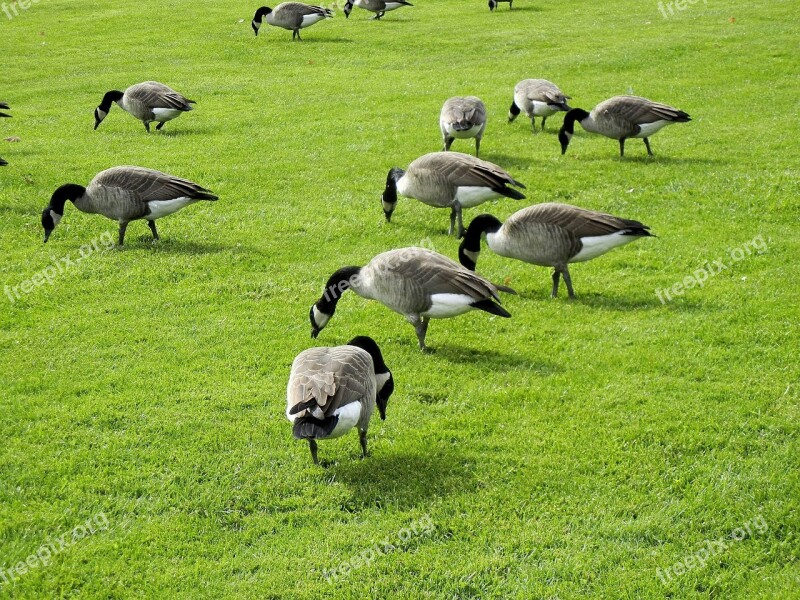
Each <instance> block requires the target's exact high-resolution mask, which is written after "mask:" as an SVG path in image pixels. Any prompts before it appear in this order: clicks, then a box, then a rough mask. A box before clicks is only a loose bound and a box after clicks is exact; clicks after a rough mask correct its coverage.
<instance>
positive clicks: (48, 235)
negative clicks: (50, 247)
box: [44, 231, 53, 244]
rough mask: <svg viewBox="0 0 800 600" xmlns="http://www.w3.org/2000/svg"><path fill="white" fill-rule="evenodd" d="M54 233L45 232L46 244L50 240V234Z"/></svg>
mask: <svg viewBox="0 0 800 600" xmlns="http://www.w3.org/2000/svg"><path fill="white" fill-rule="evenodd" d="M51 233H53V232H52V231H45V232H44V243H45V244H46V243H47V240H49V239H50V234H51Z"/></svg>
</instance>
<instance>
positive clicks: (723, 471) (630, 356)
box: [0, 0, 800, 599]
mask: <svg viewBox="0 0 800 600" xmlns="http://www.w3.org/2000/svg"><path fill="white" fill-rule="evenodd" d="M255 8H257V4H252V5H249V4H247V3H242V2H231V1H229V0H220V1H219V2H213V3H200V4H198V3H188V2H175V1H168V2H156V1H155V0H141V1H139V2H130V3H122V2H111V1H110V0H96V1H94V2H82V3H78V2H68V1H67V0H41V2H39V3H36V4H31V5H30V8H28V9H27V10H19V11H18V12H19V14H18V16H16V17H14V18H13V19H6V16H5V15H4V14H3V13H0V47H2V48H3V54H4V57H5V60H4V61H3V62H4V65H3V70H2V73H1V74H0V100H2V101H6V102H8V103H9V104H10V105H11V106H12V109H13V110H12V113H13V118H12V119H2V120H1V121H0V139H2V138H3V137H7V136H18V137H19V138H21V141H20V142H19V143H8V142H1V141H0V156H2V157H3V158H5V159H6V160H7V161H8V162H9V163H10V164H9V166H8V167H4V168H2V169H0V250H1V251H2V254H3V259H2V261H0V285H2V286H9V287H10V288H13V287H14V286H20V285H22V283H23V282H26V281H27V282H29V283H28V284H27V285H26V288H27V289H30V288H31V287H33V289H32V291H30V293H22V294H20V297H19V298H17V297H14V295H13V293H12V294H11V295H9V293H8V292H7V291H6V293H4V294H3V295H2V297H0V304H2V310H0V348H2V358H0V381H1V382H2V395H1V396H2V399H0V414H1V416H0V434H2V442H0V447H2V450H0V568H2V569H3V570H2V571H0V597H9V598H62V597H80V598H144V597H153V598H200V597H203V598H227V597H230V598H259V599H264V598H301V599H302V598H389V597H392V598H409V599H417V598H458V599H466V598H519V599H527V598H747V599H753V598H764V599H766V598H791V597H795V598H797V597H800V564H799V563H798V553H799V552H800V540H798V530H800V507H799V506H798V505H800V469H798V467H800V464H799V463H800V442H799V440H798V429H799V428H800V410H799V409H798V396H799V394H798V358H797V355H798V333H799V332H798V304H800V291H799V290H800V287H799V286H798V284H797V280H798V275H800V268H798V262H797V258H798V256H800V235H799V229H800V228H799V227H798V218H799V217H800V210H798V201H797V199H798V194H799V193H800V169H798V162H797V148H798V143H797V139H798V134H799V133H800V131H798V130H799V129H800V128H799V127H798V122H797V113H798V84H797V68H796V66H797V63H796V61H797V50H796V49H797V44H798V34H797V29H796V21H797V2H796V0H754V1H752V2H748V3H744V4H742V3H737V2H733V1H732V0H708V1H707V2H705V0H704V1H703V2H697V3H695V4H688V3H687V4H686V5H685V8H684V9H683V10H677V9H676V10H675V11H674V13H675V14H674V15H672V16H669V14H668V13H667V17H666V18H665V17H664V16H663V14H662V12H661V10H660V9H659V5H658V2H656V0H648V1H646V2H635V3H634V2H631V1H630V0H608V1H607V2H603V3H602V4H601V5H598V4H597V3H595V2H587V1H585V0H580V1H575V2H566V3H564V2H561V3H554V2H547V1H544V0H517V2H516V3H515V6H514V9H513V10H512V11H509V10H508V7H507V5H506V4H503V5H501V7H500V8H499V9H498V10H497V11H496V12H495V13H489V10H488V7H487V6H486V4H485V2H484V1H483V0H470V1H469V2H467V1H466V0H435V1H434V0H419V1H418V2H416V6H415V7H413V8H403V9H401V10H398V11H395V12H392V13H388V14H387V16H386V17H385V18H384V19H383V20H381V21H378V22H376V21H370V20H369V16H370V15H369V13H367V12H365V11H363V10H360V9H358V8H356V9H355V10H354V11H353V13H352V15H351V16H350V19H349V20H345V19H344V16H343V14H342V12H341V10H337V15H336V18H335V19H333V20H332V21H326V22H323V23H320V24H318V25H315V26H314V27H312V28H310V29H306V30H304V31H303V38H304V40H305V41H304V42H303V43H292V42H291V32H287V31H284V30H280V29H276V28H273V27H264V28H262V32H261V34H260V35H259V36H258V38H256V37H254V36H253V32H252V30H251V29H250V19H251V17H252V13H253V11H254V10H255ZM527 77H543V78H547V79H550V80H552V81H554V82H556V83H557V84H558V85H559V86H560V87H561V88H562V89H563V90H564V91H565V92H566V93H568V94H570V95H571V96H572V97H573V100H572V101H571V104H572V105H573V106H579V107H582V108H586V109H590V108H591V107H592V106H593V105H594V104H596V103H598V102H599V101H601V100H603V99H605V98H608V97H610V96H613V95H617V94H624V93H634V94H637V95H642V96H646V97H649V98H652V99H654V100H658V101H662V102H666V103H668V104H671V105H674V106H676V107H678V108H680V109H682V110H685V111H687V112H688V113H690V114H691V115H692V117H693V120H692V122H691V123H688V124H680V125H675V126H673V127H669V128H667V129H665V130H664V131H662V132H661V133H659V134H658V135H657V136H655V137H653V138H652V140H651V142H652V146H653V151H654V153H655V157H654V158H652V159H648V158H647V157H646V154H645V149H644V145H643V144H642V143H641V142H640V141H638V140H631V141H629V142H628V144H627V148H626V158H624V159H620V158H619V156H618V145H617V143H616V142H615V141H614V140H609V139H606V138H602V137H598V136H591V135H587V134H585V133H583V132H582V130H580V129H579V128H577V131H576V135H575V138H574V139H573V141H572V144H571V145H570V148H569V150H568V152H567V154H566V155H565V156H561V154H560V148H559V144H558V141H557V137H556V132H557V131H558V127H559V126H560V123H561V117H560V116H554V117H552V118H551V119H550V120H549V123H548V131H546V132H545V133H544V134H537V135H532V134H531V132H530V127H529V124H528V122H527V120H525V119H524V118H523V117H520V119H518V120H517V121H516V122H515V123H513V124H511V125H509V124H507V122H506V114H507V111H508V107H509V105H510V103H511V97H512V90H513V87H514V84H515V83H516V82H517V81H519V80H521V79H524V78H527ZM150 79H154V80H158V81H162V82H164V83H167V84H168V85H170V86H172V87H174V88H175V89H177V90H178V91H180V92H183V93H185V94H186V95H187V96H188V97H190V98H193V99H194V100H196V101H197V109H196V110H195V111H194V112H192V113H189V114H187V115H185V116H183V117H181V118H180V119H178V120H176V121H172V122H170V123H168V124H167V125H166V127H165V129H164V130H163V131H162V132H159V133H154V134H152V135H146V134H145V132H144V128H143V127H142V125H141V123H139V122H137V121H136V120H134V119H133V118H131V117H130V116H129V115H126V114H125V113H123V112H122V111H121V110H120V109H119V108H117V107H114V109H113V110H112V112H111V114H110V115H109V116H108V118H107V119H106V120H105V122H104V123H103V124H102V126H101V127H100V128H99V129H98V130H97V131H93V130H92V126H93V116H92V111H93V110H94V108H95V107H96V106H97V105H98V103H99V102H100V100H101V98H102V95H103V93H104V92H106V91H108V90H111V89H124V88H125V87H127V86H128V85H130V84H133V83H136V82H139V81H144V80H150ZM457 94H475V95H478V96H480V97H481V98H482V99H483V100H484V102H485V103H486V104H487V106H488V109H489V113H490V114H489V124H488V126H487V131H486V135H485V137H484V140H483V145H482V158H485V159H487V160H491V161H493V162H496V163H498V164H500V165H501V166H503V167H504V168H506V169H507V170H509V171H510V172H511V173H512V175H514V176H515V177H516V178H517V179H519V180H520V181H522V182H523V183H525V184H526V185H527V188H528V189H527V192H528V200H527V201H523V202H515V201H512V200H502V201H498V202H494V203H487V204H485V205H484V206H482V207H480V208H478V209H470V210H466V211H465V224H466V223H468V222H469V221H470V220H471V219H472V217H474V216H475V215H477V214H480V213H481V212H491V213H493V214H495V215H497V216H498V217H500V218H505V217H507V216H508V215H510V214H511V213H512V212H514V211H516V210H518V209H519V208H520V207H522V206H523V205H525V203H537V202H544V201H561V202H567V203H570V204H575V205H578V206H581V207H585V208H591V209H597V210H603V211H606V212H610V213H612V214H617V215H619V216H623V217H627V218H634V219H639V220H641V221H643V222H644V223H646V224H648V225H650V226H651V227H652V230H653V232H654V233H655V234H656V235H657V236H658V237H657V238H653V239H643V240H640V241H638V242H636V243H635V244H633V245H630V246H627V247H625V248H623V249H620V250H617V251H614V252H612V253H610V254H608V255H607V256H604V257H602V258H599V259H597V260H595V261H592V262H591V263H586V264H582V265H576V266H574V267H573V268H572V269H571V272H572V277H573V281H574V284H575V290H576V293H577V295H578V298H577V300H575V301H572V302H570V301H568V300H567V299H566V294H565V290H564V289H563V287H562V292H561V296H562V297H559V298H558V299H556V300H551V299H550V298H549V291H550V273H549V270H546V269H543V268H538V267H533V266H530V265H526V264H523V263H521V262H516V261H511V260H507V259H503V258H501V257H498V256H496V255H493V254H492V253H491V252H490V251H488V250H487V249H486V248H485V246H484V252H483V253H482V255H481V260H480V263H479V265H478V268H479V271H480V272H481V273H482V274H484V275H486V276H487V277H489V278H491V279H493V280H495V281H498V282H505V283H507V284H508V285H511V286H513V287H514V288H515V289H516V290H517V291H518V292H519V295H518V296H506V297H505V298H504V305H505V306H506V308H507V309H508V310H509V311H510V312H511V313H512V314H513V318H512V319H508V320H506V319H498V318H492V317H491V316H490V315H487V314H485V313H477V312H475V313H470V314H468V315H465V316H462V317H459V318H457V319H451V320H445V321H437V322H434V323H433V324H432V325H431V328H430V331H429V335H428V344H429V345H430V346H431V347H432V348H434V349H435V352H434V353H432V354H430V355H423V354H421V353H420V352H419V350H418V348H417V344H416V339H415V336H414V332H413V329H412V328H411V327H410V326H409V325H408V324H407V323H405V321H404V320H403V319H402V318H401V317H400V316H398V315H395V314H393V313H391V312H389V311H388V310H387V309H385V308H384V307H382V306H380V305H378V304H377V303H373V302H368V301H366V300H363V299H361V298H358V297H356V296H355V295H353V294H346V295H345V297H344V298H343V300H342V301H341V302H340V303H339V308H338V310H337V313H336V316H335V317H334V319H333V320H332V321H331V323H330V324H329V326H328V327H327V328H326V329H325V330H324V331H323V332H322V334H321V335H320V337H319V339H318V340H316V342H312V340H311V339H310V336H309V334H310V325H309V322H308V309H309V307H310V306H311V304H312V303H313V302H314V301H315V300H316V299H317V298H318V297H319V295H320V293H321V292H322V288H323V286H324V284H325V281H326V279H327V277H328V275H330V273H332V272H333V271H334V270H335V269H336V268H338V267H340V266H343V265H346V264H356V265H361V264H365V263H366V262H367V261H368V260H369V259H370V258H371V257H372V256H374V255H375V254H377V253H379V252H382V251H384V250H387V249H390V248H397V247H402V246H409V245H417V244H421V243H424V244H426V245H429V246H432V247H434V248H435V249H437V250H438V251H440V252H442V253H444V254H446V255H448V256H451V257H455V256H456V252H457V246H458V243H457V241H455V240H454V239H452V238H448V237H447V236H446V235H445V232H446V227H447V219H448V213H447V211H442V210H439V211H436V210H434V209H431V208H429V207H426V206H424V205H422V204H421V203H419V202H416V201H413V200H401V201H400V204H399V205H398V208H397V211H396V213H395V215H394V218H393V219H392V223H391V224H387V223H385V220H384V217H383V214H382V211H381V207H380V202H379V195H380V192H381V191H382V189H383V185H384V181H385V177H386V172H387V170H388V169H389V168H390V167H392V166H405V165H407V164H408V163H409V162H410V161H411V160H413V159H414V158H416V157H418V156H420V155H421V154H424V153H426V152H430V151H434V150H438V149H439V148H440V144H441V139H440V134H439V131H438V114H439V109H440V107H441V105H442V103H443V102H444V100H445V99H446V98H448V97H449V96H452V95H457ZM453 149H455V150H460V151H469V152H472V149H473V146H472V143H471V142H467V141H464V142H461V141H456V142H455V144H454V146H453ZM122 164H134V165H140V166H146V167H150V168H155V169H159V170H162V171H167V172H170V173H173V174H176V175H180V176H182V177H187V178H189V179H192V180H194V181H197V182H198V183H200V184H201V185H203V186H205V187H208V188H210V189H211V190H213V191H214V192H215V193H217V194H218V195H219V196H220V200H219V201H218V202H217V203H213V204H212V203H201V204H198V205H195V206H191V207H189V208H187V209H185V210H183V211H181V212H180V213H178V214H176V215H173V216H171V217H169V218H166V219H164V220H162V221H159V231H160V234H161V237H162V240H161V242H160V243H157V244H153V243H152V242H151V236H150V232H149V230H148V229H147V227H146V226H145V225H144V224H143V223H142V222H134V223H132V224H131V225H130V227H129V228H128V235H127V238H126V245H125V247H124V249H116V248H111V249H106V246H105V245H104V244H105V241H107V240H108V239H109V236H113V239H116V230H117V226H116V224H115V223H114V222H112V221H109V220H107V219H104V218H103V217H99V216H92V215H86V214H82V213H80V212H78V211H77V210H75V209H74V207H72V206H71V205H69V206H67V210H66V213H65V216H64V220H63V221H62V223H61V225H60V226H59V227H58V228H57V229H56V231H55V232H54V234H53V235H52V237H51V239H50V242H48V244H47V245H43V244H42V231H41V225H40V214H41V210H42V208H44V206H45V205H46V204H47V202H48V200H49V198H50V195H51V194H52V192H53V190H54V189H55V188H56V187H57V186H59V185H60V184H62V183H66V182H73V183H79V184H82V185H85V184H86V183H88V181H89V180H90V179H91V178H92V177H93V176H94V175H95V174H96V173H97V172H99V171H100V170H103V169H105V168H108V167H111V166H115V165H122ZM92 240H94V241H95V245H96V246H97V250H94V249H89V250H87V247H83V249H82V244H90V243H91V242H92ZM746 249H749V252H748V251H746ZM82 252H83V254H85V255H86V256H85V258H83V259H82V260H81V261H79V262H75V264H74V265H73V266H71V267H68V268H67V267H65V268H64V272H63V273H59V274H58V275H57V276H56V277H55V278H54V279H53V281H52V284H49V283H44V284H43V285H38V286H37V285H35V283H30V282H32V281H33V278H34V277H35V276H37V274H40V273H42V272H43V269H45V268H46V267H48V265H51V264H53V263H57V264H62V265H64V264H66V262H65V259H70V260H73V261H75V260H76V259H77V258H81V257H82V255H81V253H82ZM715 260H720V261H722V262H723V263H724V264H725V266H726V268H725V269H724V270H723V271H722V272H721V273H719V274H717V275H715V276H711V277H709V278H708V280H707V281H705V282H704V285H703V287H693V288H691V289H686V290H685V291H684V293H682V294H677V295H676V294H671V295H672V298H671V299H670V300H667V299H666V298H664V300H665V301H664V302H662V301H660V300H659V297H658V296H657V294H656V291H657V290H665V289H666V290H669V289H673V286H674V285H675V284H676V282H683V281H684V279H685V278H687V277H690V278H691V277H692V276H693V274H694V273H695V271H697V270H698V269H700V268H703V267H704V265H705V264H706V263H707V262H709V263H712V264H713V263H714V261H715ZM38 281H40V282H41V280H38ZM8 289H9V288H8V287H6V288H4V290H8ZM662 297H663V293H662ZM12 298H13V302H12ZM357 334H366V335H371V336H373V337H374V338H375V339H376V340H377V341H378V342H379V343H380V344H381V346H382V349H383V352H384V356H385V358H386V361H387V363H388V364H389V366H390V367H392V368H393V370H394V375H395V380H396V384H397V388H396V392H395V394H394V396H393V397H392V400H391V402H390V403H389V407H388V411H387V412H388V414H387V419H386V421H379V420H378V419H377V418H376V419H374V421H373V426H372V428H371V429H370V434H369V439H370V449H371V451H372V456H371V457H369V458H367V459H365V460H361V459H360V458H359V454H360V449H359V445H358V436H357V435H356V434H355V433H352V434H350V435H348V436H346V437H344V438H342V439H340V440H333V441H328V442H321V443H320V458H321V459H322V460H323V461H325V462H326V463H327V466H326V468H319V467H315V466H314V465H313V464H312V462H311V457H310V455H309V452H308V448H307V446H306V444H305V443H301V442H297V441H294V440H293V439H292V437H291V426H290V424H289V423H288V422H287V421H286V419H285V416H284V409H285V386H286V380H287V377H288V372H289V366H290V365H291V362H292V359H293V358H294V356H295V355H296V354H297V353H298V352H300V351H301V350H303V349H305V348H307V347H309V346H310V345H312V344H314V343H316V344H320V345H326V344H327V345H335V344H341V343H345V342H346V341H347V340H349V339H350V338H351V337H353V336H354V335H357ZM87 520H88V524H87ZM92 529H94V532H92ZM65 535H66V536H68V537H67V538H63V537H62V536H65ZM59 538H61V541H62V543H63V542H64V539H66V540H67V542H68V543H67V544H66V545H65V547H64V548H63V550H62V549H61V546H60V545H57V544H56V542H55V541H54V540H58V539H59ZM70 540H71V541H70ZM73 542H74V543H73ZM48 544H50V545H49V546H48ZM376 545H377V547H378V549H376ZM66 546H68V547H66ZM41 548H48V550H47V552H44V551H42V550H41ZM37 552H38V553H39V556H40V558H36V553H37ZM47 553H49V554H51V556H49V557H48V556H47ZM30 555H34V558H33V559H32V560H30V561H29V563H28V566H27V567H26V566H24V565H23V566H22V567H21V568H20V567H19V566H18V563H20V562H21V561H25V560H26V559H27V557H29V556H30ZM354 557H355V560H354ZM45 562H47V563H49V564H44V563H45ZM9 569H12V570H13V571H9ZM333 569H338V571H336V574H333V571H332V570H333ZM348 570H349V572H348ZM659 570H660V571H659Z"/></svg>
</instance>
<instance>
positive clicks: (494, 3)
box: [489, 0, 514, 12]
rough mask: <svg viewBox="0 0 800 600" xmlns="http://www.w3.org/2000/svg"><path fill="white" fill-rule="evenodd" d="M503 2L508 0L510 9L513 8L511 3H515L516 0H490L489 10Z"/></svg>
mask: <svg viewBox="0 0 800 600" xmlns="http://www.w3.org/2000/svg"><path fill="white" fill-rule="evenodd" d="M501 2H508V9H509V10H511V5H512V4H513V3H514V0H489V11H490V12H491V11H494V9H495V8H497V5H498V4H500V3H501Z"/></svg>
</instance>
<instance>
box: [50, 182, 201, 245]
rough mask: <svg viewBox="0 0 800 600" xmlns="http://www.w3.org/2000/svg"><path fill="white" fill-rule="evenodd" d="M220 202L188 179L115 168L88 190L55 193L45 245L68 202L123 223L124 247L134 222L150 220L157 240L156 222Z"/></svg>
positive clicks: (121, 239) (66, 189) (68, 189)
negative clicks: (193, 206)
mask: <svg viewBox="0 0 800 600" xmlns="http://www.w3.org/2000/svg"><path fill="white" fill-rule="evenodd" d="M216 199H217V196H215V195H214V194H212V193H211V192H210V191H209V190H207V189H205V188H202V187H200V186H199V185H197V184H196V183H193V182H191V181H189V180H188V179H181V178H180V177H173V176H172V175H167V174H166V173H162V172H160V171H153V170H152V169H144V168H142V167H114V168H112V169H106V170H105V171H101V172H100V173H98V174H97V175H95V177H94V179H92V181H91V182H90V183H89V185H88V186H87V187H83V186H81V185H76V184H74V183H67V184H64V185H62V186H61V187H59V188H58V189H57V190H56V191H55V192H53V197H52V198H50V204H48V205H47V208H45V209H44V211H43V212H42V227H44V241H45V243H47V240H48V238H49V237H50V234H51V233H53V230H54V229H55V228H56V225H58V223H59V221H61V217H63V216H64V204H66V202H67V200H71V201H72V203H73V204H74V205H75V208H77V209H78V210H80V211H81V212H85V213H97V214H101V215H103V216H104V217H108V218H109V219H113V220H115V221H119V245H120V246H122V243H123V242H124V241H125V229H126V228H127V227H128V223H129V222H130V221H135V220H137V219H146V220H147V224H148V226H149V227H150V230H151V231H152V232H153V239H155V240H157V239H159V238H158V232H157V231H156V219H160V218H161V217H166V216H167V215H171V214H172V213H174V212H177V211H179V210H180V209H182V208H183V207H184V206H188V205H190V204H194V203H195V202H197V201H199V200H216Z"/></svg>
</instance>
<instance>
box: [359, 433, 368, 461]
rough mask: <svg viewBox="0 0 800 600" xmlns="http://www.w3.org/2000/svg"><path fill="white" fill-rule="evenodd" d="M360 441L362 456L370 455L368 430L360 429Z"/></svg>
mask: <svg viewBox="0 0 800 600" xmlns="http://www.w3.org/2000/svg"><path fill="white" fill-rule="evenodd" d="M358 441H359V442H361V456H362V457H363V458H367V457H368V456H369V452H367V432H366V431H362V430H360V429H359V430H358Z"/></svg>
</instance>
